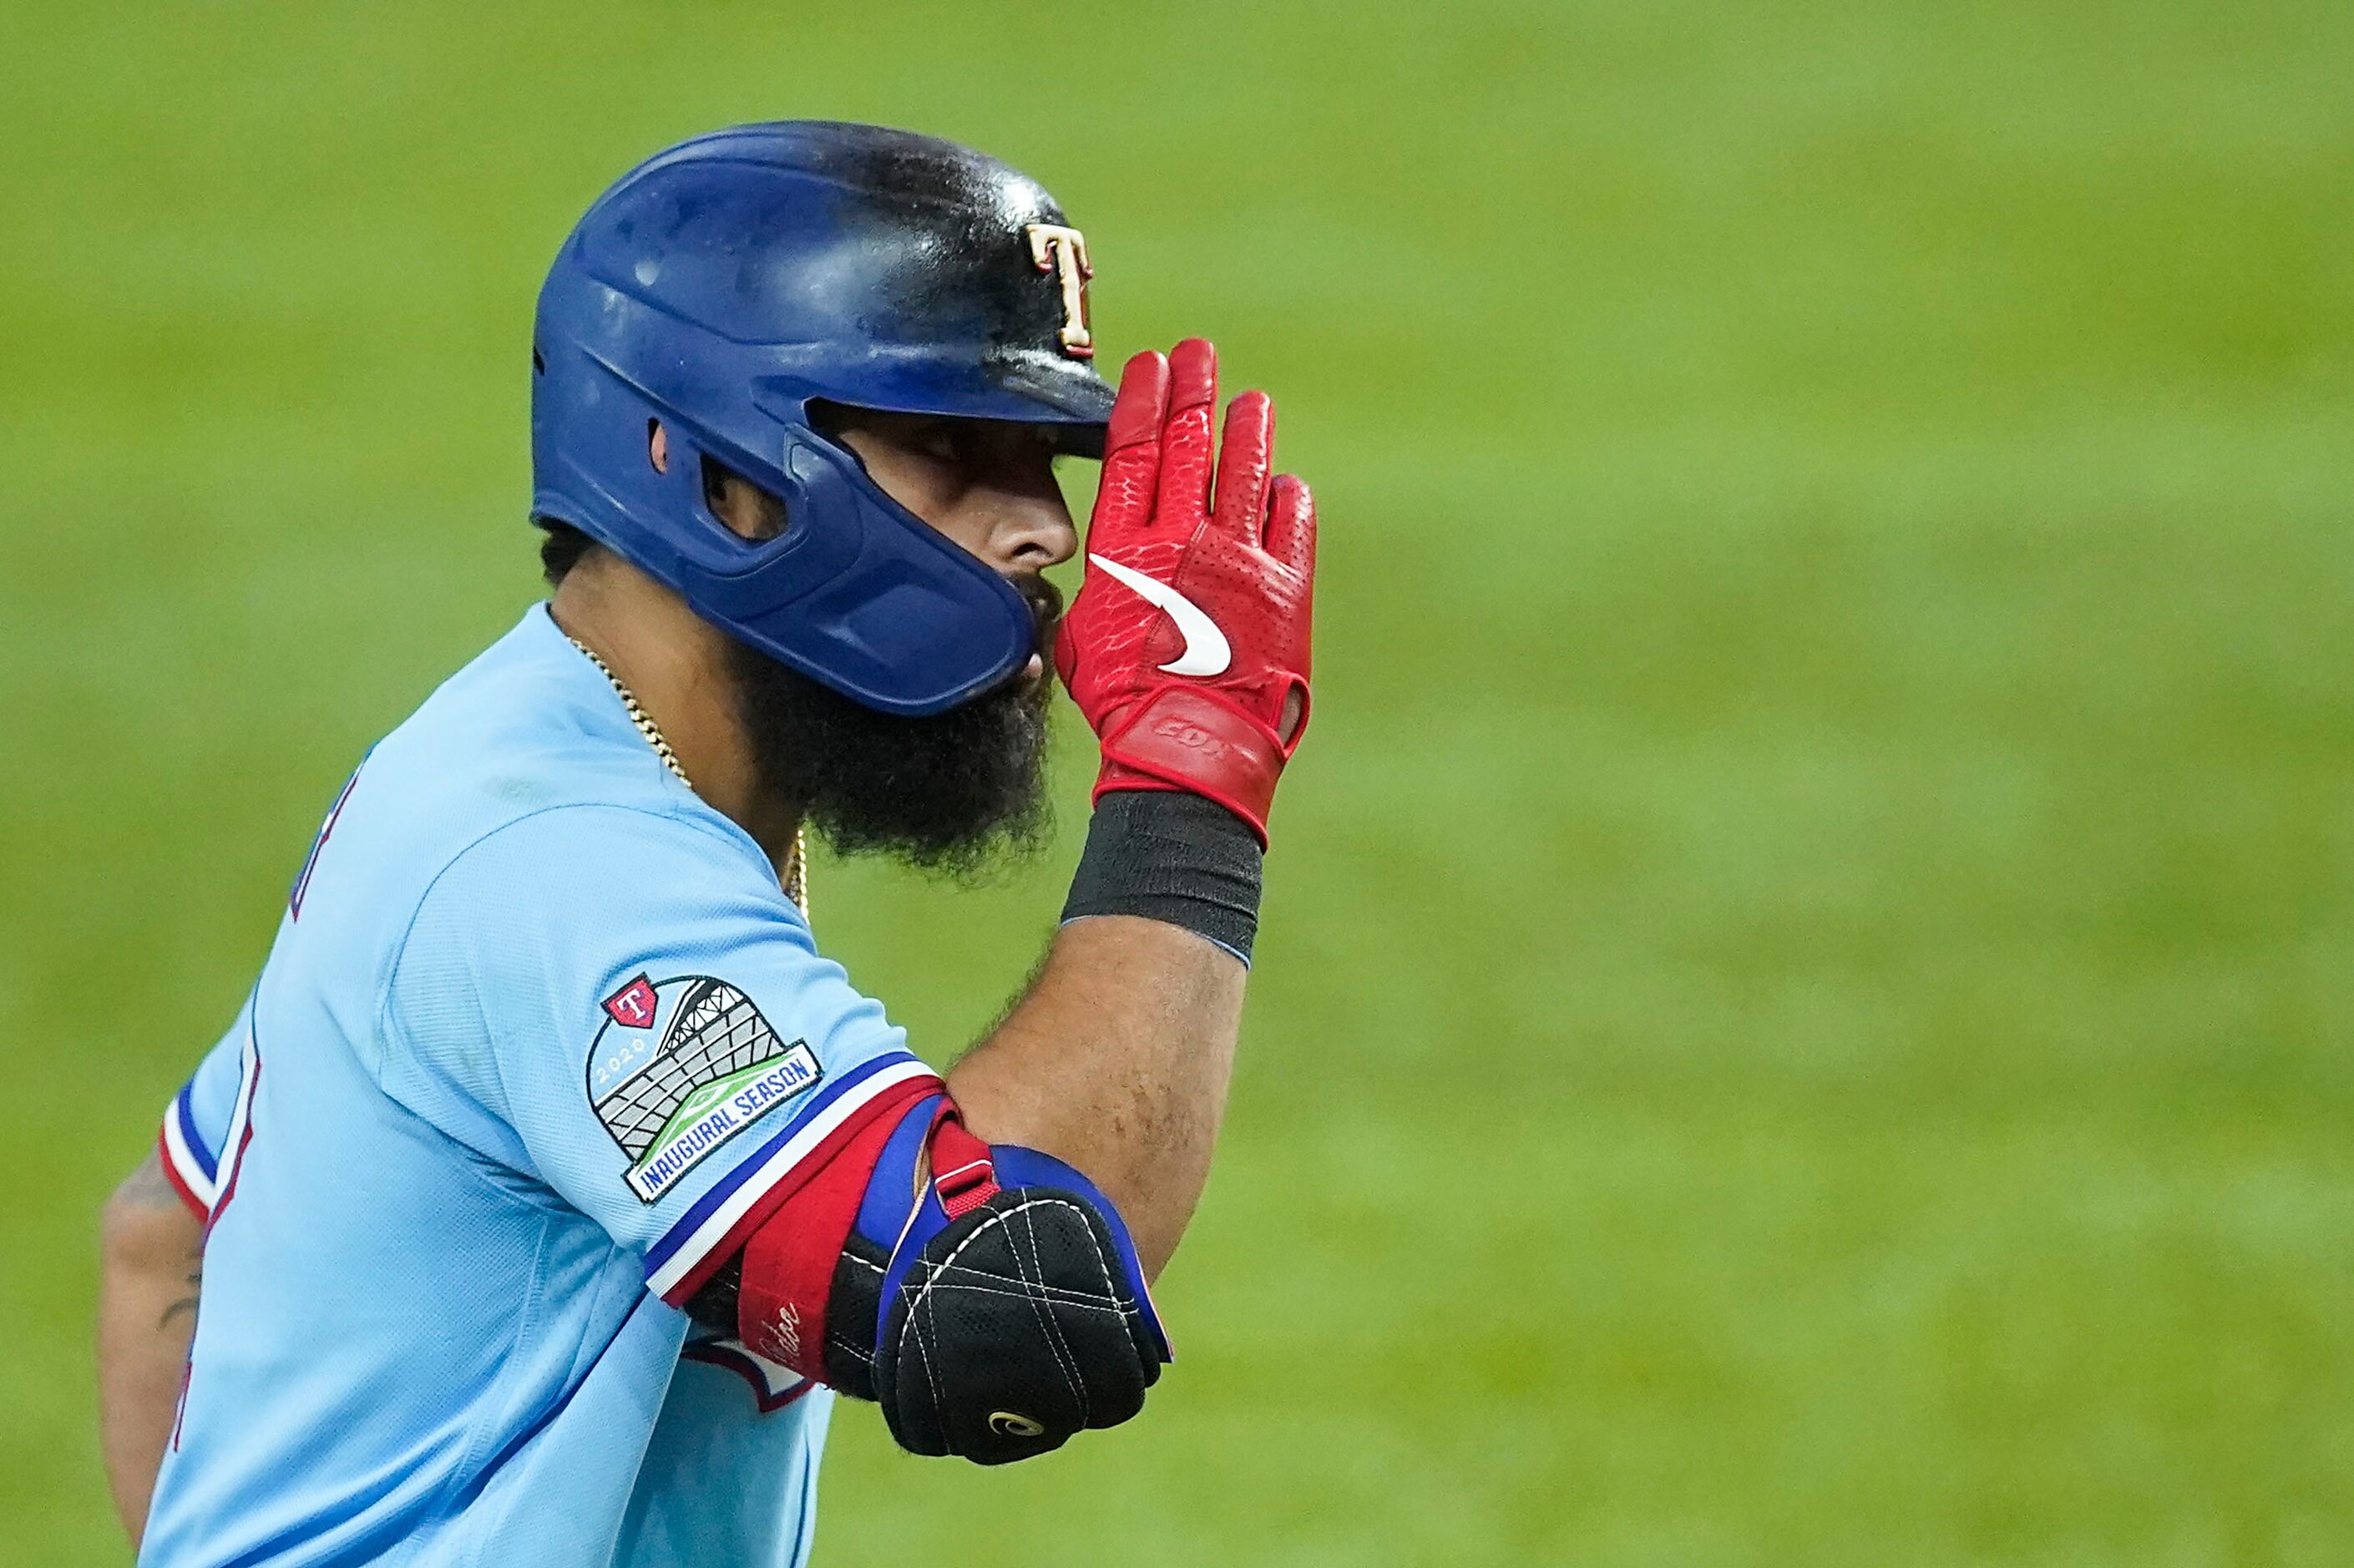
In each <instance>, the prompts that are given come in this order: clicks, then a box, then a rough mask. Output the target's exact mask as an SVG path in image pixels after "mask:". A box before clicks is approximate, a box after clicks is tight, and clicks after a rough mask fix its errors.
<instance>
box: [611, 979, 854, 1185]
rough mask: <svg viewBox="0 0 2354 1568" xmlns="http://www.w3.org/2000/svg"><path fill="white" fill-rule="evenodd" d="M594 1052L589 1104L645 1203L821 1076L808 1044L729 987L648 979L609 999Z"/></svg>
mask: <svg viewBox="0 0 2354 1568" xmlns="http://www.w3.org/2000/svg"><path fill="white" fill-rule="evenodd" d="M603 1005H604V1009H605V1012H606V1015H607V1018H608V1020H609V1022H607V1023H606V1024H605V1026H604V1027H603V1028H601V1029H599V1031H598V1032H597V1040H596V1043H595V1044H593V1045H591V1046H590V1047H589V1048H588V1103H589V1104H590V1105H592V1106H594V1107H596V1110H597V1119H598V1120H599V1121H601V1122H603V1123H604V1124H605V1130H606V1131H607V1132H610V1133H611V1134H612V1135H613V1141H614V1142H615V1143H617V1144H619V1145H620V1148H621V1152H622V1154H623V1155H625V1156H626V1157H627V1158H628V1160H629V1161H630V1167H629V1169H628V1170H627V1171H624V1172H623V1173H622V1178H623V1180H625V1181H628V1182H629V1184H630V1191H631V1192H635V1193H636V1194H637V1195H638V1199H639V1201H640V1202H647V1203H651V1202H654V1201H655V1200H656V1199H658V1198H660V1197H661V1196H662V1195H663V1193H664V1192H669V1191H670V1190H671V1188H672V1187H673V1186H675V1185H676V1184H677V1182H678V1180H679V1178H680V1177H682V1176H684V1175H685V1174H686V1173H687V1172H688V1171H692V1170H694V1169H695V1165H696V1164H697V1163H698V1162H700V1161H701V1160H702V1159H703V1157H704V1156H705V1155H706V1154H708V1153H710V1152H711V1151H712V1150H715V1149H716V1148H718V1147H719V1146H720V1145H721V1144H723V1143H725V1142H726V1141H727V1140H728V1139H731V1138H733V1137H735V1136H736V1135H737V1133H739V1132H741V1131H743V1130H744V1129H745V1128H748V1127H749V1126H751V1125H752V1124H753V1123H754V1122H756V1121H758V1119H759V1118H761V1117H763V1116H765V1115H767V1114H768V1113H769V1111H770V1110H772V1109H774V1108H775V1107H778V1106H780V1105H782V1104H784V1103H785V1102H786V1101H787V1100H790V1099H791V1098H793V1097H796V1096H798V1095H800V1094H801V1093H803V1092H804V1091H805V1090H808V1089H810V1088H812V1087H814V1086H816V1084H817V1081H818V1079H819V1078H821V1077H822V1076H823V1075H824V1074H823V1071H822V1069H821V1068H820V1067H819V1066H818V1064H817V1057H816V1055H815V1054H813V1053H811V1050H810V1048H809V1044H808V1043H807V1042H805V1041H801V1040H796V1041H794V1042H793V1043H792V1044H790V1045H788V1044H785V1043H784V1042H783V1041H781V1040H779V1039H778V1038H777V1032H776V1031H775V1030H773V1029H771V1028H769V1021H768V1020H767V1019H765V1018H763V1017H761V1016H760V1010H759V1009H758V1008H757V1007H755V1006H753V1005H752V999H751V998H750V997H748V996H746V995H745V994H744V993H743V992H742V991H738V990H737V989H736V988H735V987H734V986H732V985H729V984H728V983H727V982H726V980H714V979H713V978H711V977H710V976H709V975H682V976H680V977H679V978H677V979H676V980H662V981H659V982H656V981H653V980H648V979H647V977H645V976H644V975H640V976H638V977H637V978H636V979H635V980H631V981H630V982H629V984H627V985H625V986H623V987H622V988H621V989H620V991H615V992H614V993H613V994H612V995H611V996H610V997H608V998H606V999H605V1001H604V1004H603Z"/></svg>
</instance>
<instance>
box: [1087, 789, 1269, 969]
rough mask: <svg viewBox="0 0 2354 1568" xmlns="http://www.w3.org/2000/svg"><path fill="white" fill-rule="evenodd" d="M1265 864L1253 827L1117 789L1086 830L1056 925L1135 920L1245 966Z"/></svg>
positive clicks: (1188, 800) (1198, 801)
mask: <svg viewBox="0 0 2354 1568" xmlns="http://www.w3.org/2000/svg"><path fill="white" fill-rule="evenodd" d="M1266 855H1267V852H1266V851H1264V850H1262V849H1261V848H1259V843H1258V836H1257V834H1256V833H1255V832H1252V831H1251V826H1250V824H1249V823H1247V822H1246V821H1243V820H1242V819H1241V818H1240V817H1238V816H1236V815H1235V814H1234V813H1233V812H1232V811H1229V810H1226V809H1225V807H1224V806H1221V805H1219V804H1218V803H1217V802H1216V801H1214V800H1204V798H1203V797H1201V796H1199V795H1185V794H1179V793H1177V792H1175V791H1173V790H1167V789H1115V790H1113V791H1112V792H1111V793H1109V794H1108V795H1106V796H1104V798H1103V800H1101V802H1100V803H1098V804H1097V807H1096V814H1095V820H1094V821H1091V822H1089V823H1088V824H1087V851H1086V853H1083V854H1082V855H1080V857H1079V869H1078V873H1077V874H1076V875H1075V876H1073V877H1072V878H1071V896H1070V897H1069V899H1068V900H1067V901H1066V902H1065V904H1064V905H1063V918H1064V919H1066V920H1076V919H1078V918H1080V917H1081V916H1087V915H1139V916H1143V917H1144V918H1145V919H1147V920H1160V921H1162V922H1164V923H1166V924H1168V925H1172V926H1182V927H1185V929H1187V930H1188V931H1194V932H1198V933H1200V934H1201V935H1202V936H1204V937H1207V938H1209V939H1210V940H1212V941H1213V942H1215V943H1217V944H1218V946H1220V947H1222V948H1225V949H1226V950H1227V951H1228V952H1230V953H1232V954H1234V955H1235V957H1236V958H1238V959H1242V961H1243V962H1245V963H1246V964H1247V963H1249V962H1250V956H1251V942H1252V940H1253V938H1256V937H1257V935H1258V895H1259V878H1260V868H1261V865H1262V863H1263V862H1264V861H1265V859H1266Z"/></svg>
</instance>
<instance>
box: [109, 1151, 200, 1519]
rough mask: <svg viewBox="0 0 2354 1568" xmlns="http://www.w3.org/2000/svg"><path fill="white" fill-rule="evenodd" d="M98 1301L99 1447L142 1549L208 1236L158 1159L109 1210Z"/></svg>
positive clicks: (119, 1507) (118, 1508)
mask: <svg viewBox="0 0 2354 1568" xmlns="http://www.w3.org/2000/svg"><path fill="white" fill-rule="evenodd" d="M103 1229H104V1263H103V1267H102V1272H101V1283H100V1287H99V1298H98V1404H99V1439H100V1446H101V1448H102V1449H103V1451H104V1454H105V1458H106V1478H107V1484H108V1486H109V1487H110V1488H111V1489H112V1491H113V1494H114V1509H115V1512H116V1513H117V1514H118V1515H120V1516H121V1517H122V1527H123V1529H124V1530H125V1531H129V1532H130V1535H131V1539H132V1541H133V1543H134V1544H135V1543H136V1542H138V1540H139V1535H140V1531H142V1529H143V1527H144V1526H145V1524H146V1522H147V1502H148V1498H149V1496H150V1495H151V1494H152V1493H153V1492H154V1488H155V1471H156V1468H157V1467H159V1466H160V1465H161V1464H162V1463H163V1460H164V1444H165V1443H167V1442H168V1441H170V1439H171V1435H172V1418H173V1414H174V1412H175V1409H176V1408H177V1406H178V1403H179V1394H180V1376H181V1372H182V1371H183V1370H184V1369H185V1367H186V1364H187V1357H188V1340H189V1338H190V1337H191V1336H192V1335H194V1334H195V1332H196V1294H197V1282H198V1277H199V1273H200V1270H201V1266H202V1259H203V1243H204V1232H203V1229H202V1227H201V1226H200V1225H199V1224H198V1223H197V1221H196V1216H195V1215H193V1214H191V1213H189V1212H188V1210H187V1208H186V1205H185V1204H183V1203H182V1202H181V1201H180V1197H179V1194H178V1193H177V1192H174V1191H173V1190H172V1186H171V1183H170V1182H168V1181H165V1180H164V1172H163V1168H162V1165H161V1164H160V1162H159V1161H158V1160H157V1159H156V1157H155V1156H154V1154H150V1155H149V1156H148V1157H147V1160H146V1162H145V1163H144V1164H143V1165H141V1166H140V1167H139V1169H138V1170H136V1171H133V1172H132V1173H131V1176H130V1177H129V1179H127V1180H126V1181H124V1182H123V1183H122V1186H121V1187H119V1188H117V1189H116V1190H115V1192H114V1195H113V1197H111V1199H109V1200H108V1201H107V1205H106V1214H105V1219H104V1223H103Z"/></svg>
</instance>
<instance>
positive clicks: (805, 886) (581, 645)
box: [565, 633, 809, 920]
mask: <svg viewBox="0 0 2354 1568" xmlns="http://www.w3.org/2000/svg"><path fill="white" fill-rule="evenodd" d="M565 641H567V642H569V643H571V644H572V646H574V647H575V648H578V649H579V650H580V656H581V657H582V658H584V659H586V660H588V662H590V663H591V664H594V665H596V666H597V673H599V674H600V675H602V676H604V677H605V679H606V680H607V681H608V682H610V683H611V684H612V687H613V694H614V695H615V696H617V697H619V698H620V699H621V706H622V707H623V708H624V709H625V710H627V712H628V713H629V715H630V722H631V724H633V725H635V726H638V733H639V734H640V735H642V736H645V737H646V744H647V745H648V746H651V747H653V748H654V755H655V756H656V757H659V758H662V762H663V767H664V768H669V769H670V776H671V777H672V778H673V779H677V780H678V781H679V782H680V783H682V784H684V785H685V786H686V787H687V788H688V789H694V788H695V781H694V780H693V779H689V778H688V777H687V776H686V769H685V768H681V767H680V766H679V765H678V753H677V752H675V751H673V750H672V749H671V748H670V741H669V739H668V738H667V737H666V736H663V732H662V726H660V725H658V724H656V723H654V719H653V715H652V714H650V713H648V712H646V710H645V709H644V708H643V707H642V706H641V705H639V703H638V694H636V693H635V692H633V691H631V690H630V688H629V687H628V686H626V685H624V684H622V683H621V677H620V676H619V675H616V674H615V673H613V669H612V666H611V665H610V664H608V663H606V662H605V661H603V660H602V659H599V658H598V657H597V651H596V650H595V649H593V648H591V647H589V646H588V644H587V643H586V642H583V641H580V639H578V637H574V636H572V635H570V634H569V633H567V634H566V637H565ZM779 881H780V883H781V884H782V885H783V887H784V890H785V896H786V897H788V898H790V899H791V900H792V901H793V907H794V908H796V909H798V910H800V911H801V918H802V919H804V920H806V919H808V918H809V835H808V833H807V832H804V831H802V830H801V829H800V828H795V829H794V830H793V853H791V854H790V855H788V856H786V857H785V872H784V875H783V876H782V877H781V878H780V879H779Z"/></svg>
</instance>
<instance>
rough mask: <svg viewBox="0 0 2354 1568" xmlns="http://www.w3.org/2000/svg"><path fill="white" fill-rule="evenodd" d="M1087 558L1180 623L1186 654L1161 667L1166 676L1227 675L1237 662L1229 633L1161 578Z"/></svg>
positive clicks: (1178, 626) (1139, 596)
mask: <svg viewBox="0 0 2354 1568" xmlns="http://www.w3.org/2000/svg"><path fill="white" fill-rule="evenodd" d="M1087 559H1088V560H1090V561H1093V562H1094V563H1095V564H1096V565H1097V566H1099V567H1102V568H1103V569H1104V570H1105V571H1107V572H1108V573H1110V574H1111V575H1112V577H1114V578H1116V579H1117V580H1119V581H1120V582H1124V583H1126V584H1127V585H1128V586H1129V588H1134V589H1135V590H1136V595H1137V597H1138V598H1139V599H1142V600H1144V601H1145V602H1146V603H1147V604H1150V605H1151V606H1153V607H1154V608H1156V609H1160V610H1161V611H1162V612H1164V613H1165V614H1166V615H1167V616H1168V617H1169V619H1170V620H1173V621H1175V622H1176V623H1177V630H1178V633H1179V635H1181V636H1182V637H1183V638H1184V639H1185V651H1184V652H1182V653H1180V654H1178V655H1177V657H1175V658H1174V659H1172V660H1171V661H1169V662H1167V663H1166V664H1163V665H1161V671H1162V673H1166V674H1171V675H1223V674H1225V673H1226V666H1227V665H1229V664H1231V663H1233V662H1235V652H1234V650H1233V649H1231V648H1229V647H1227V646H1226V634H1225V632H1223V631H1221V630H1218V623H1217V622H1216V621H1214V620H1211V619H1210V617H1209V615H1208V614H1207V613H1206V612H1205V611H1204V609H1202V607H1201V606H1200V605H1198V604H1195V603H1194V602H1193V600H1192V599H1187V598H1186V597H1185V596H1184V595H1183V594H1182V593H1179V592H1178V591H1177V590H1176V589H1175V588H1171V587H1170V586H1169V585H1168V584H1167V583H1164V582H1162V581H1161V579H1160V578H1158V577H1146V576H1145V575H1144V574H1143V573H1142V572H1140V571H1138V570H1136V569H1135V568H1134V567H1123V566H1121V565H1120V564H1119V562H1118V561H1107V560H1105V559H1104V558H1103V557H1102V556H1098V555H1095V554H1092V553H1090V554H1089V555H1088V556H1087Z"/></svg>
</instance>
